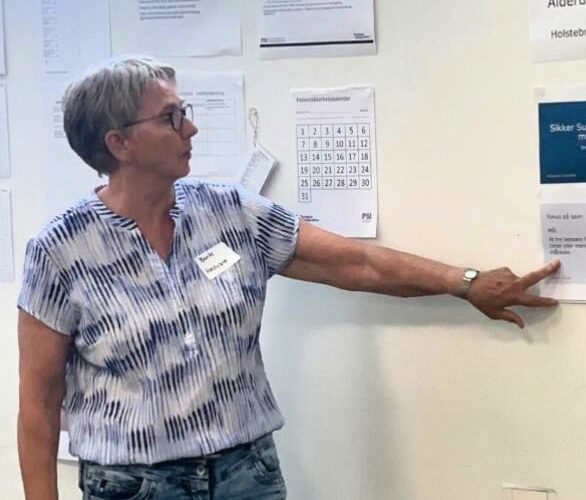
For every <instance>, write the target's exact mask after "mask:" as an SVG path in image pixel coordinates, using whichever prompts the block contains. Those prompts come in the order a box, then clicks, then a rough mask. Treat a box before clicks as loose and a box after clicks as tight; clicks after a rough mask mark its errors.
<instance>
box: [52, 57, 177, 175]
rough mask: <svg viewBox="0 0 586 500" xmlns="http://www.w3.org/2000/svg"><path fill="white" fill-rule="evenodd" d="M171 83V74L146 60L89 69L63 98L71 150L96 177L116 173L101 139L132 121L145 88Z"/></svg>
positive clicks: (125, 60) (113, 62)
mask: <svg viewBox="0 0 586 500" xmlns="http://www.w3.org/2000/svg"><path fill="white" fill-rule="evenodd" d="M159 80H162V81H167V82H173V83H175V70H174V69H173V68H171V67H170V66H167V65H164V64H162V63H160V62H158V61H156V60H155V59H153V58H151V57H147V56H138V57H128V56H127V57H125V58H115V59H110V60H108V61H106V62H105V63H103V64H100V65H99V66H96V67H93V68H91V69H90V70H89V71H88V72H87V73H86V74H85V75H84V76H83V77H81V78H80V79H79V80H77V81H75V82H73V83H72V84H71V85H69V87H68V88H67V90H66V91H65V95H64V96H63V115H64V116H63V125H64V128H65V134H66V135H67V140H68V141H69V145H70V146H71V148H72V149H73V150H74V151H75V152H76V153H77V154H78V155H79V156H80V157H81V159H82V160H83V161H85V162H86V163H87V164H88V165H89V166H90V167H92V168H93V169H95V170H96V171H97V172H98V173H99V174H100V175H101V174H106V175H108V174H110V173H112V172H113V171H114V170H116V167H117V164H116V160H115V159H114V157H113V156H112V154H111V153H110V150H109V149H108V147H107V146H106V143H105V141H104V137H105V135H106V132H108V131H109V130H112V129H118V130H123V129H124V126H125V125H126V124H127V123H130V122H132V121H134V120H135V119H136V116H137V114H138V110H139V108H140V103H141V99H142V96H143V94H144V92H145V90H146V88H147V87H148V86H149V85H150V84H151V83H153V82H155V81H159Z"/></svg>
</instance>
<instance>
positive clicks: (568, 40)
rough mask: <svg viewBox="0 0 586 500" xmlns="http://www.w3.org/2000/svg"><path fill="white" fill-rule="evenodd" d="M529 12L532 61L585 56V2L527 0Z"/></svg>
mask: <svg viewBox="0 0 586 500" xmlns="http://www.w3.org/2000/svg"><path fill="white" fill-rule="evenodd" d="M529 13H530V23H531V29H530V35H531V43H532V45H533V54H534V60H535V61H537V62H544V61H559V60H564V59H582V58H586V2H583V1H582V0H580V1H578V0H529Z"/></svg>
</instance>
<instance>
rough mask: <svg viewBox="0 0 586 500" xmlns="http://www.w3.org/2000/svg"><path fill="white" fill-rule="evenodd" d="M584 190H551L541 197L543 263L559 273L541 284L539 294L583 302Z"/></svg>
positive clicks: (585, 279)
mask: <svg viewBox="0 0 586 500" xmlns="http://www.w3.org/2000/svg"><path fill="white" fill-rule="evenodd" d="M584 200H586V186H578V185H572V186H555V187H553V186H551V187H549V189H546V190H543V191H542V193H541V199H540V202H541V203H540V204H541V239H542V246H543V255H544V260H545V262H549V261H552V260H555V259H559V260H560V261H561V263H562V266H561V268H560V270H559V271H558V272H557V273H556V274H555V275H554V276H551V277H549V278H546V279H545V280H544V281H543V282H542V284H541V293H542V294H544V295H547V296H551V297H555V298H557V299H558V300H562V301H569V302H586V203H585V202H584Z"/></svg>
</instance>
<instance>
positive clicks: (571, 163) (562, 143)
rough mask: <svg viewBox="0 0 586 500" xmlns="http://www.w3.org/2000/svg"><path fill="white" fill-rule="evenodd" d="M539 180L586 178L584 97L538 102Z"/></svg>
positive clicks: (571, 180)
mask: <svg viewBox="0 0 586 500" xmlns="http://www.w3.org/2000/svg"><path fill="white" fill-rule="evenodd" d="M539 167H540V169H539V170H540V181H541V184H560V183H577V182H586V100H570V101H557V102H540V103H539Z"/></svg>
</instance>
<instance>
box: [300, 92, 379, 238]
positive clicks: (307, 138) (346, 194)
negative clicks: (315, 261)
mask: <svg viewBox="0 0 586 500" xmlns="http://www.w3.org/2000/svg"><path fill="white" fill-rule="evenodd" d="M291 93H292V95H293V98H294V99H295V105H296V108H295V112H296V123H295V145H296V155H297V162H296V164H297V200H298V210H297V212H298V213H299V214H300V215H301V217H302V218H303V219H304V220H307V221H309V222H312V223H313V224H315V225H317V226H319V227H321V228H323V229H327V230H328V231H332V232H335V233H337V234H341V235H343V236H353V237H359V238H374V237H376V225H377V206H378V201H377V189H376V145H375V123H374V89H373V88H372V87H349V88H340V89H295V90H292V91H291Z"/></svg>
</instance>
